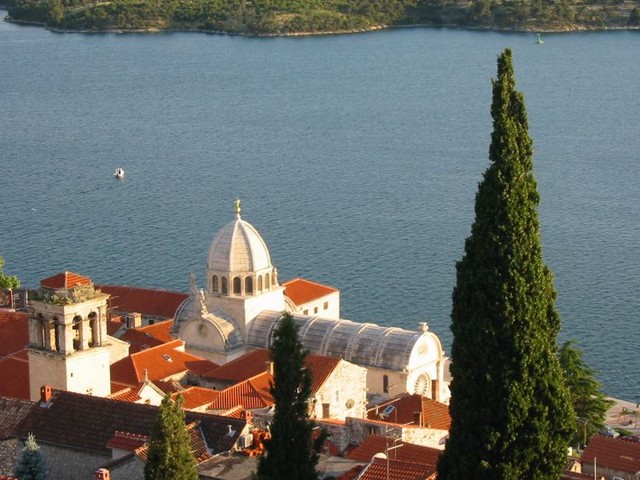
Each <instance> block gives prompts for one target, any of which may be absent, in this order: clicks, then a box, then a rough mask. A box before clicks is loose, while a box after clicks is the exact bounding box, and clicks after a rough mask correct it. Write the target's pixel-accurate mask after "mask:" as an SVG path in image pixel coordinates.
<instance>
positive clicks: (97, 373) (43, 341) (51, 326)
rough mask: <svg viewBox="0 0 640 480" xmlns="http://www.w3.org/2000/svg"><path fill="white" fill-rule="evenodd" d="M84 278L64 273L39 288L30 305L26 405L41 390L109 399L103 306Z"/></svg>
mask: <svg viewBox="0 0 640 480" xmlns="http://www.w3.org/2000/svg"><path fill="white" fill-rule="evenodd" d="M108 298H109V295H107V294H104V293H102V292H100V291H99V290H96V289H95V287H94V286H93V283H92V282H91V279H90V278H88V277H83V276H82V275H78V274H75V273H72V272H63V273H59V274H58V275H54V276H53V277H49V278H46V279H44V280H42V281H41V282H40V289H39V290H38V291H37V293H35V294H32V296H31V298H30V301H29V350H28V355H29V387H30V396H31V400H34V401H36V400H38V399H39V398H40V388H41V387H42V386H44V385H48V386H51V387H52V388H54V389H59V390H66V391H70V392H77V393H85V394H89V395H95V396H99V397H104V396H107V395H109V394H110V393H111V384H110V380H111V374H110V370H109V350H108V348H107V346H106V344H107V310H108V304H107V300H108Z"/></svg>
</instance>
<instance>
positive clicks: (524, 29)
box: [0, 4, 640, 38]
mask: <svg viewBox="0 0 640 480" xmlns="http://www.w3.org/2000/svg"><path fill="white" fill-rule="evenodd" d="M0 10H2V11H5V12H7V14H6V15H5V16H4V17H3V20H4V21H5V22H8V23H13V24H16V25H29V26H37V27H43V28H44V29H46V30H49V31H51V32H55V33H85V34H92V33H117V34H125V33H165V32H167V33H181V32H182V33H189V32H195V33H205V34H209V35H230V36H241V37H254V38H261V37H264V38H277V37H310V36H324V35H355V34H359V33H369V32H376V31H379V30H391V29H400V28H446V29H451V30H469V31H474V30H475V31H488V32H502V33H545V34H547V33H572V32H607V31H626V30H629V31H634V30H640V26H616V27H599V28H595V27H586V26H583V25H573V26H568V27H563V28H550V27H539V28H532V27H511V28H502V27H498V26H493V27H483V26H477V27H476V26H468V25H455V24H442V25H435V24H415V25H374V26H371V27H368V28H358V29H352V30H336V31H315V32H287V33H239V32H226V31H216V30H207V29H199V28H156V27H149V28H140V29H119V28H110V29H104V30H93V29H60V28H54V27H50V26H47V24H46V23H44V22H37V21H27V20H16V19H13V18H11V17H10V16H9V15H8V6H6V5H2V4H0Z"/></svg>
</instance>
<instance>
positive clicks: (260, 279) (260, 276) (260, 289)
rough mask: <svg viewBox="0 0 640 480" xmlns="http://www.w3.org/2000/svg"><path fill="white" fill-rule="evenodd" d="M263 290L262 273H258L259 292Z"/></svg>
mask: <svg viewBox="0 0 640 480" xmlns="http://www.w3.org/2000/svg"><path fill="white" fill-rule="evenodd" d="M260 292H262V275H258V293H260Z"/></svg>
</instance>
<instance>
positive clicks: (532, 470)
mask: <svg viewBox="0 0 640 480" xmlns="http://www.w3.org/2000/svg"><path fill="white" fill-rule="evenodd" d="M491 116H492V117H493V133H492V135H491V146H490V148H489V159H490V161H491V163H490V166H489V168H488V169H487V171H486V172H485V174H484V178H483V180H482V182H481V183H480V184H479V187H478V193H477V194H476V202H475V221H474V223H473V225H472V227H471V235H470V236H469V237H468V238H467V240H466V242H465V253H464V255H463V257H462V259H461V260H460V261H459V262H458V264H457V265H456V268H457V278H456V286H455V288H454V291H453V309H452V314H451V318H452V322H451V330H452V332H453V345H452V366H451V373H452V376H453V380H452V383H451V393H452V398H451V404H450V412H451V418H452V424H451V429H450V437H449V440H448V442H447V445H446V449H445V451H444V453H443V455H442V456H441V458H440V461H439V463H438V479H439V480H458V479H464V480H468V479H474V480H484V479H491V480H496V479H510V480H523V479H530V480H534V479H535V480H547V479H548V480H551V479H553V480H557V479H558V478H559V477H560V474H561V472H562V470H563V467H564V464H565V460H566V452H567V447H568V444H569V437H570V435H571V433H572V432H573V425H572V421H573V412H572V411H571V405H570V402H569V395H568V392H567V388H566V386H565V384H564V378H563V375H562V371H561V369H560V364H559V362H558V357H557V341H556V337H557V334H558V331H559V329H560V318H559V315H558V313H557V311H556V308H555V298H556V293H555V290H554V287H553V280H552V275H551V272H550V271H549V270H548V268H547V267H546V266H545V265H544V262H543V260H542V245H541V239H540V233H539V221H538V212H537V207H538V203H539V194H538V191H537V184H536V180H535V177H534V174H533V147H532V142H531V139H530V137H529V132H528V130H529V127H528V121H527V114H526V108H525V104H524V97H523V95H522V94H521V93H520V92H518V91H517V90H516V88H515V77H514V72H513V65H512V55H511V50H509V49H506V50H505V51H504V52H503V53H502V54H501V55H500V56H499V57H498V76H497V79H495V80H493V103H492V106H491Z"/></svg>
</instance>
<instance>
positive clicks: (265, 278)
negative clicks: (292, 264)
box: [264, 273, 271, 290]
mask: <svg viewBox="0 0 640 480" xmlns="http://www.w3.org/2000/svg"><path fill="white" fill-rule="evenodd" d="M270 285H271V283H270V282H269V274H268V273H265V274H264V289H265V290H271V288H270Z"/></svg>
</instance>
